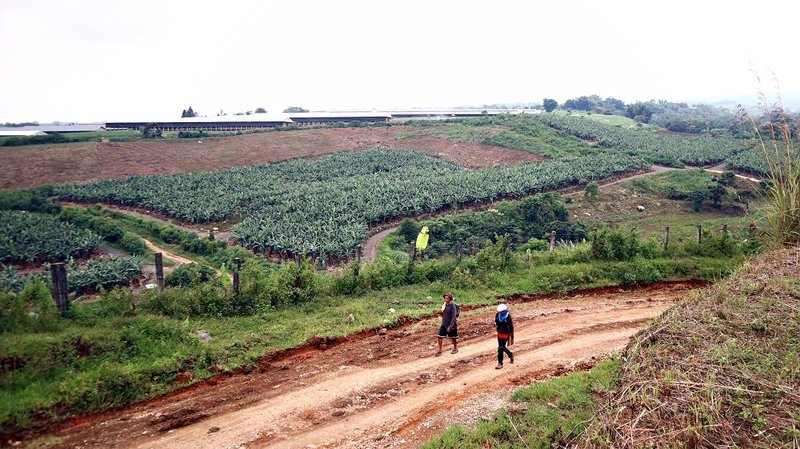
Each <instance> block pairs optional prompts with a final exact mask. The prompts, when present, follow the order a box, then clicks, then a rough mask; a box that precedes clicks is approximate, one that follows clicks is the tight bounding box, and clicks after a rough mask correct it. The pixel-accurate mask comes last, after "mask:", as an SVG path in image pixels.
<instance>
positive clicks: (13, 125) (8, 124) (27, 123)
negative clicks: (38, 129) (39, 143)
mask: <svg viewBox="0 0 800 449" xmlns="http://www.w3.org/2000/svg"><path fill="white" fill-rule="evenodd" d="M2 126H5V127H8V128H21V127H23V126H39V122H20V123H10V122H5V123H3V125H2Z"/></svg>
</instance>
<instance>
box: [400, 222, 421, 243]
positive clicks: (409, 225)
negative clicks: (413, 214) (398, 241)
mask: <svg viewBox="0 0 800 449" xmlns="http://www.w3.org/2000/svg"><path fill="white" fill-rule="evenodd" d="M421 228H422V227H421V226H420V225H419V224H418V223H417V222H416V221H414V220H412V219H410V218H406V219H405V220H403V221H402V222H401V223H400V227H398V228H397V233H398V234H400V236H401V237H402V238H403V242H404V243H408V242H410V241H411V240H415V239H416V238H417V234H419V230H420V229H421Z"/></svg>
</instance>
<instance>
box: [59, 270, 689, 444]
mask: <svg viewBox="0 0 800 449" xmlns="http://www.w3.org/2000/svg"><path fill="white" fill-rule="evenodd" d="M689 288H691V287H690V286H689V285H688V284H669V285H661V286H657V287H656V286H654V287H649V288H640V289H633V290H628V291H623V290H621V289H612V290H600V291H595V292H585V293H582V294H575V295H560V296H554V297H532V298H524V297H516V298H512V299H511V300H509V301H508V303H509V304H510V307H511V310H512V313H513V314H514V318H515V323H516V328H517V329H516V337H517V338H516V344H515V345H514V346H513V347H512V349H513V350H514V351H515V355H516V359H515V362H516V363H515V364H513V365H511V364H508V362H506V365H505V368H504V369H502V370H495V369H494V366H495V365H496V363H497V361H496V345H497V344H496V339H495V334H494V323H493V317H494V308H493V307H483V308H479V309H475V310H470V311H467V310H464V312H463V313H462V317H461V319H460V321H459V334H460V337H461V338H460V345H459V346H460V351H459V352H458V353H457V354H450V353H448V352H445V354H444V355H442V356H441V357H434V342H435V339H434V338H433V335H434V334H435V332H436V328H437V327H438V323H439V318H438V317H432V318H429V319H425V320H421V321H417V322H408V323H406V324H403V325H401V326H399V327H397V328H394V329H389V330H388V331H387V332H386V333H385V334H384V335H380V333H378V332H375V331H368V332H365V333H362V334H360V335H356V336H352V337H350V338H348V339H346V340H343V341H332V340H325V339H318V340H316V341H314V342H312V343H311V344H309V345H308V346H306V347H304V348H299V349H295V350H291V351H288V352H286V353H283V354H280V355H273V356H267V357H265V358H264V359H262V360H261V361H260V362H259V364H258V365H257V366H253V367H252V369H250V368H248V369H245V370H244V371H246V372H247V374H245V373H238V374H232V375H227V376H226V375H222V376H218V377H216V378H213V379H211V380H209V381H206V382H203V383H200V384H198V385H195V386H192V387H189V388H187V389H185V390H183V391H180V392H177V393H175V394H172V395H167V396H165V397H162V398H158V399H155V400H153V401H150V402H148V403H143V404H139V405H135V406H132V407H129V408H126V409H124V410H121V411H117V412H110V413H107V414H103V415H100V416H95V417H89V418H85V419H80V420H75V421H74V422H72V423H69V424H66V425H65V426H62V429H61V430H60V431H58V432H55V433H53V436H57V437H58V441H59V444H58V445H57V447H74V448H100V447H131V448H239V447H248V448H267V447H274V448H278V447H280V448H305V447H309V448H311V447H315V448H321V447H331V448H332V447H351V448H359V449H363V448H386V447H418V446H419V445H421V444H422V443H424V442H425V441H427V440H428V439H429V438H431V437H432V436H434V435H437V434H438V433H439V432H441V431H442V430H443V429H444V428H445V427H446V426H448V425H452V424H454V423H456V422H461V423H466V424H470V423H473V422H475V420H477V419H479V418H481V417H484V416H488V415H490V414H492V413H493V412H494V411H495V410H497V409H498V408H500V407H503V406H505V405H507V403H508V400H509V394H510V392H511V391H512V390H513V389H516V388H519V387H520V386H523V385H527V384H529V383H530V382H531V381H533V380H536V379H541V378H544V377H547V376H550V375H559V374H563V373H565V372H568V371H570V370H572V369H574V368H576V367H577V368H584V367H587V366H591V365H592V364H593V363H594V361H595V360H597V359H599V358H602V357H605V356H607V355H608V354H609V353H611V352H613V351H615V350H619V349H621V348H623V347H624V346H625V345H626V344H627V342H628V339H629V337H630V336H631V335H633V334H634V333H635V332H636V331H637V330H638V329H640V328H642V327H644V326H645V325H646V323H647V321H648V320H649V319H650V318H652V317H654V316H656V315H658V314H660V313H661V312H662V311H664V310H665V309H667V308H668V307H669V306H670V305H671V304H672V303H673V302H674V301H675V300H676V299H677V298H679V297H681V296H682V295H683V294H685V293H686V292H687V290H688V289H689ZM343 319H344V317H343Z"/></svg>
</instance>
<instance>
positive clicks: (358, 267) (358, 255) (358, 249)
mask: <svg viewBox="0 0 800 449" xmlns="http://www.w3.org/2000/svg"><path fill="white" fill-rule="evenodd" d="M360 271H361V245H358V246H356V268H355V275H356V277H358V273H359V272H360Z"/></svg>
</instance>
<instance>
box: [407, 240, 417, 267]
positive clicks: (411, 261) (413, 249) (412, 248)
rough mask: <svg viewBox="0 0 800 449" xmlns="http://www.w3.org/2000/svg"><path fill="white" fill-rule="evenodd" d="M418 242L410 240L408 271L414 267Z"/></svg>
mask: <svg viewBox="0 0 800 449" xmlns="http://www.w3.org/2000/svg"><path fill="white" fill-rule="evenodd" d="M416 249H417V248H416V243H415V242H414V241H413V240H411V241H410V242H408V272H409V273H411V270H413V269H414V253H415V252H416Z"/></svg>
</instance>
